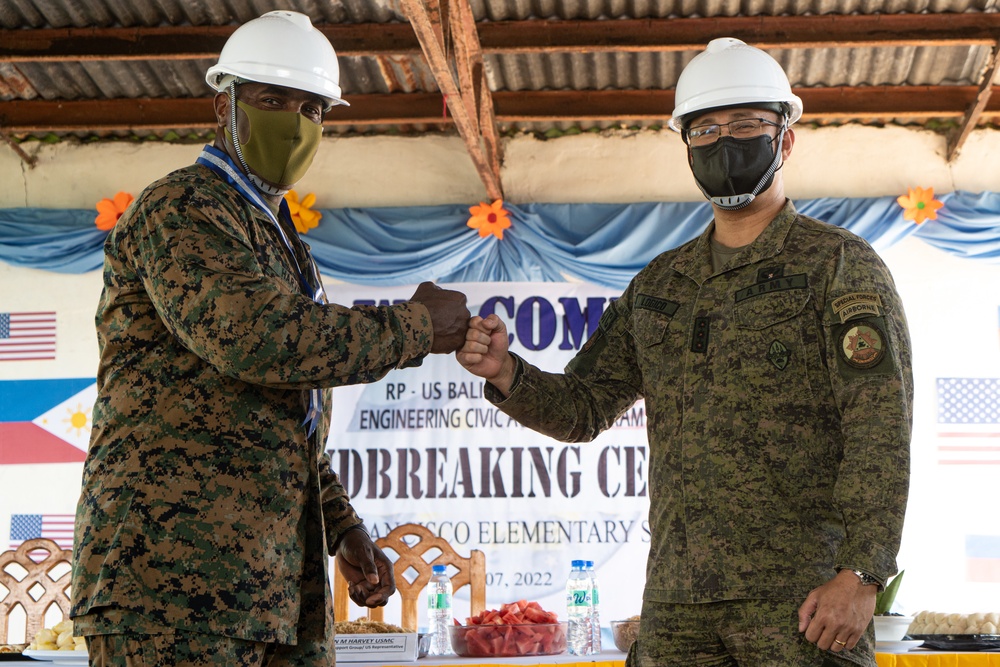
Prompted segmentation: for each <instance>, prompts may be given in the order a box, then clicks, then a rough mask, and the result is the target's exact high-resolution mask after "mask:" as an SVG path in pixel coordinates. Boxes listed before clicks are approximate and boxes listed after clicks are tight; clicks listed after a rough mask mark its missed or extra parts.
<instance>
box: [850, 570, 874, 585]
mask: <svg viewBox="0 0 1000 667" xmlns="http://www.w3.org/2000/svg"><path fill="white" fill-rule="evenodd" d="M851 572H853V573H854V574H856V575H858V579H860V580H861V585H862V586H881V584H879V583H878V579H876V578H875V577H873V576H872V575H870V574H868V573H867V572H862V571H861V570H851Z"/></svg>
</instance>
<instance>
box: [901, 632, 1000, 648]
mask: <svg viewBox="0 0 1000 667" xmlns="http://www.w3.org/2000/svg"><path fill="white" fill-rule="evenodd" d="M907 637H910V638H912V639H919V640H920V641H922V642H923V643H924V645H923V647H922V648H935V649H938V650H940V651H991V650H996V649H1000V635H907Z"/></svg>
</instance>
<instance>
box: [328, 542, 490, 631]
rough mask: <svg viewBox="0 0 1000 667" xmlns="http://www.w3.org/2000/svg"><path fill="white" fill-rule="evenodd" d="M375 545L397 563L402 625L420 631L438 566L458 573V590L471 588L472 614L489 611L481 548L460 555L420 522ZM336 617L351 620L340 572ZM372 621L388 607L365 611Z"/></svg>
mask: <svg viewBox="0 0 1000 667" xmlns="http://www.w3.org/2000/svg"><path fill="white" fill-rule="evenodd" d="M375 544H377V545H378V546H379V548H381V549H382V551H384V552H385V553H386V555H387V556H388V557H389V559H390V560H393V555H395V560H393V573H394V574H395V577H396V591H397V592H398V593H399V597H400V602H401V604H402V620H401V622H400V626H401V627H403V628H405V629H409V630H411V631H415V630H416V629H417V610H418V608H419V607H418V605H419V604H420V601H421V599H422V595H423V593H424V591H425V589H426V587H427V584H428V582H429V581H430V579H431V574H432V571H431V569H432V567H433V566H434V565H449V566H451V567H450V568H449V571H451V569H452V568H454V569H455V570H457V572H455V573H454V574H452V575H451V584H452V589H453V590H454V591H458V589H460V588H462V587H463V586H468V587H469V590H470V593H469V608H470V613H471V614H473V615H475V614H478V613H479V612H481V611H483V610H484V609H486V555H485V554H484V553H483V552H482V551H479V550H478V549H473V550H472V551H471V552H470V553H469V556H468V557H463V556H460V555H458V553H457V552H456V551H455V550H454V549H453V548H452V546H451V545H450V544H449V543H448V542H447V540H444V539H442V538H440V537H437V536H436V535H434V534H433V533H431V531H430V530H428V529H427V528H424V527H423V526H421V525H420V524H416V523H404V524H401V525H399V526H396V527H395V528H393V529H392V531H390V532H389V533H388V534H386V536H385V537H381V538H378V539H376V540H375ZM333 592H334V595H333V598H334V617H335V618H336V620H338V621H348V620H350V619H349V618H348V608H349V605H350V597H349V596H348V592H347V580H346V579H344V577H343V575H342V574H340V569H339V568H337V572H336V574H335V575H334V587H333ZM365 611H367V614H368V618H369V619H370V620H373V621H382V620H384V608H383V607H377V608H375V609H365Z"/></svg>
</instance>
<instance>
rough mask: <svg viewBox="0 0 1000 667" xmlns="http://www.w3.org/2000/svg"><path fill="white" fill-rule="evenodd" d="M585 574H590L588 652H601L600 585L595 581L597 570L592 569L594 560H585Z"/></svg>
mask: <svg viewBox="0 0 1000 667" xmlns="http://www.w3.org/2000/svg"><path fill="white" fill-rule="evenodd" d="M587 574H588V575H590V632H591V637H592V639H591V641H590V652H591V653H600V652H601V612H600V603H601V593H600V588H601V587H600V585H599V584H598V583H597V571H596V570H595V569H594V561H592V560H588V561H587Z"/></svg>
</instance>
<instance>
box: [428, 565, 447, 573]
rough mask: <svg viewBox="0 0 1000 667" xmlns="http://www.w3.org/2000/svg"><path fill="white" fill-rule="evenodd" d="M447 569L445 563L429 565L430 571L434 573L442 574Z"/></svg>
mask: <svg viewBox="0 0 1000 667" xmlns="http://www.w3.org/2000/svg"><path fill="white" fill-rule="evenodd" d="M447 569H448V566H447V565H434V566H433V567H431V571H433V572H434V574H444V571H445V570H447Z"/></svg>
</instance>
